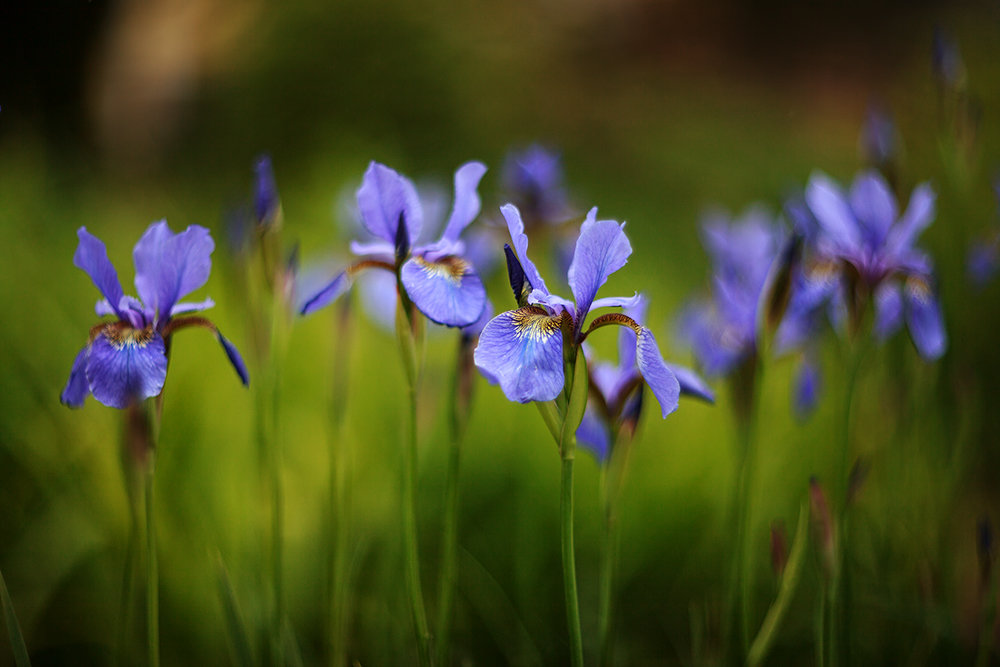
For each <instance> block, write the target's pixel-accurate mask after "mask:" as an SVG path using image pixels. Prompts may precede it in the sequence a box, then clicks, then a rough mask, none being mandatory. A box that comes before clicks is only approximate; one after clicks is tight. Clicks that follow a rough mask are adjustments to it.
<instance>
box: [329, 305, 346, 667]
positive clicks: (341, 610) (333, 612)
mask: <svg viewBox="0 0 1000 667" xmlns="http://www.w3.org/2000/svg"><path fill="white" fill-rule="evenodd" d="M334 318H335V319H334V329H335V331H336V345H335V346H334V363H333V368H332V373H331V376H332V377H333V383H332V384H333V386H332V392H331V395H330V436H331V446H330V457H329V462H330V472H329V492H330V493H329V499H328V501H329V506H328V512H329V521H330V524H329V525H330V531H329V539H328V554H329V559H330V561H329V570H328V571H329V588H328V592H327V595H328V602H329V606H328V610H329V612H328V613H329V615H330V617H329V623H330V625H329V629H330V645H329V648H330V656H329V659H330V664H331V665H333V666H334V667H340V666H341V665H344V664H346V662H347V647H346V636H347V623H348V614H347V598H348V590H349V587H348V562H347V561H348V549H347V547H348V542H349V539H348V538H349V535H350V529H349V525H348V517H349V516H350V512H349V507H348V502H349V498H350V491H349V489H348V486H347V484H348V473H347V470H348V464H347V457H348V451H347V444H346V442H345V439H344V437H343V423H344V415H345V414H346V413H347V394H348V391H347V387H348V370H349V369H348V365H349V360H350V333H351V326H350V320H351V302H350V299H343V300H342V301H341V303H340V306H339V307H338V308H336V309H335V310H334Z"/></svg>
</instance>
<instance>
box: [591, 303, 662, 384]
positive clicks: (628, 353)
mask: <svg viewBox="0 0 1000 667" xmlns="http://www.w3.org/2000/svg"><path fill="white" fill-rule="evenodd" d="M604 300H605V299H597V301H594V303H593V306H592V308H594V309H595V310H596V309H597V308H598V305H597V304H598V303H599V302H601V301H604ZM622 305H623V306H625V314H626V315H628V316H629V317H631V318H632V319H633V320H635V322H636V324H645V323H646V311H647V310H649V299H647V298H646V297H645V296H643V295H642V294H636V295H635V296H634V297H633V298H632V299H631V303H628V304H624V303H623V304H622ZM618 365H619V366H621V367H622V368H632V367H633V366H635V331H634V330H633V329H632V328H631V327H619V328H618Z"/></svg>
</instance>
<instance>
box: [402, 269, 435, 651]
mask: <svg viewBox="0 0 1000 667" xmlns="http://www.w3.org/2000/svg"><path fill="white" fill-rule="evenodd" d="M399 294H400V299H399V305H398V306H397V307H396V336H397V339H398V341H399V345H400V352H401V355H402V358H403V370H404V371H405V375H406V384H407V398H408V404H409V412H410V414H409V424H408V426H409V432H408V437H407V442H406V445H405V451H404V453H403V498H402V501H403V557H404V560H405V570H406V589H407V593H408V596H409V598H410V613H411V615H412V617H413V628H414V631H415V632H416V634H417V656H418V658H419V662H420V665H422V666H426V665H431V664H433V663H432V660H433V658H432V653H431V635H430V630H429V629H428V625H427V611H426V608H425V607H424V593H423V589H422V587H421V585H420V555H419V549H418V544H417V514H416V502H417V500H416V495H417V384H418V382H419V378H420V361H419V352H418V349H417V347H418V345H417V333H416V331H415V330H414V325H415V324H416V323H415V322H414V321H413V317H412V315H411V308H412V307H411V304H410V303H409V300H408V299H406V298H405V296H404V295H405V294H406V292H405V291H404V290H403V289H402V286H400V289H399Z"/></svg>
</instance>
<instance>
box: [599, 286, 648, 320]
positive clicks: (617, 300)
mask: <svg viewBox="0 0 1000 667" xmlns="http://www.w3.org/2000/svg"><path fill="white" fill-rule="evenodd" d="M642 298H643V297H642V295H641V294H639V293H638V292H636V293H635V294H633V295H632V296H602V297H601V298H600V299H594V302H593V303H592V304H590V309H591V310H597V309H598V308H625V309H629V308H634V307H635V306H636V305H637V304H638V303H639V302H640V301H642ZM632 319H635V318H634V317H633V318H632ZM637 321H638V320H637Z"/></svg>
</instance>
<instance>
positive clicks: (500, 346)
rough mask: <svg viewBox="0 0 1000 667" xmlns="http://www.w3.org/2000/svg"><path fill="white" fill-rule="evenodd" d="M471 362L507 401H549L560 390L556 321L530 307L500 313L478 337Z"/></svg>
mask: <svg viewBox="0 0 1000 667" xmlns="http://www.w3.org/2000/svg"><path fill="white" fill-rule="evenodd" d="M475 361H476V366H478V367H479V368H481V369H482V370H484V371H485V372H486V373H488V374H489V375H490V376H492V377H493V378H495V379H496V380H497V381H498V382H499V383H500V388H501V389H502V390H503V393H504V395H505V396H506V397H507V398H508V400H511V401H517V402H518V403H527V402H529V401H551V400H553V399H554V398H556V397H557V396H558V395H559V392H561V391H562V389H563V337H562V331H561V330H560V328H559V319H558V318H556V317H553V316H551V315H549V314H548V313H547V312H546V311H545V310H544V309H542V308H538V307H532V306H526V307H524V308H518V309H517V310H509V311H507V312H504V313H500V314H499V315H497V316H496V317H494V318H493V319H492V320H490V321H489V322H488V323H487V324H486V326H485V327H484V328H483V332H482V333H481V334H480V335H479V344H478V345H477V346H476V351H475Z"/></svg>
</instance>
